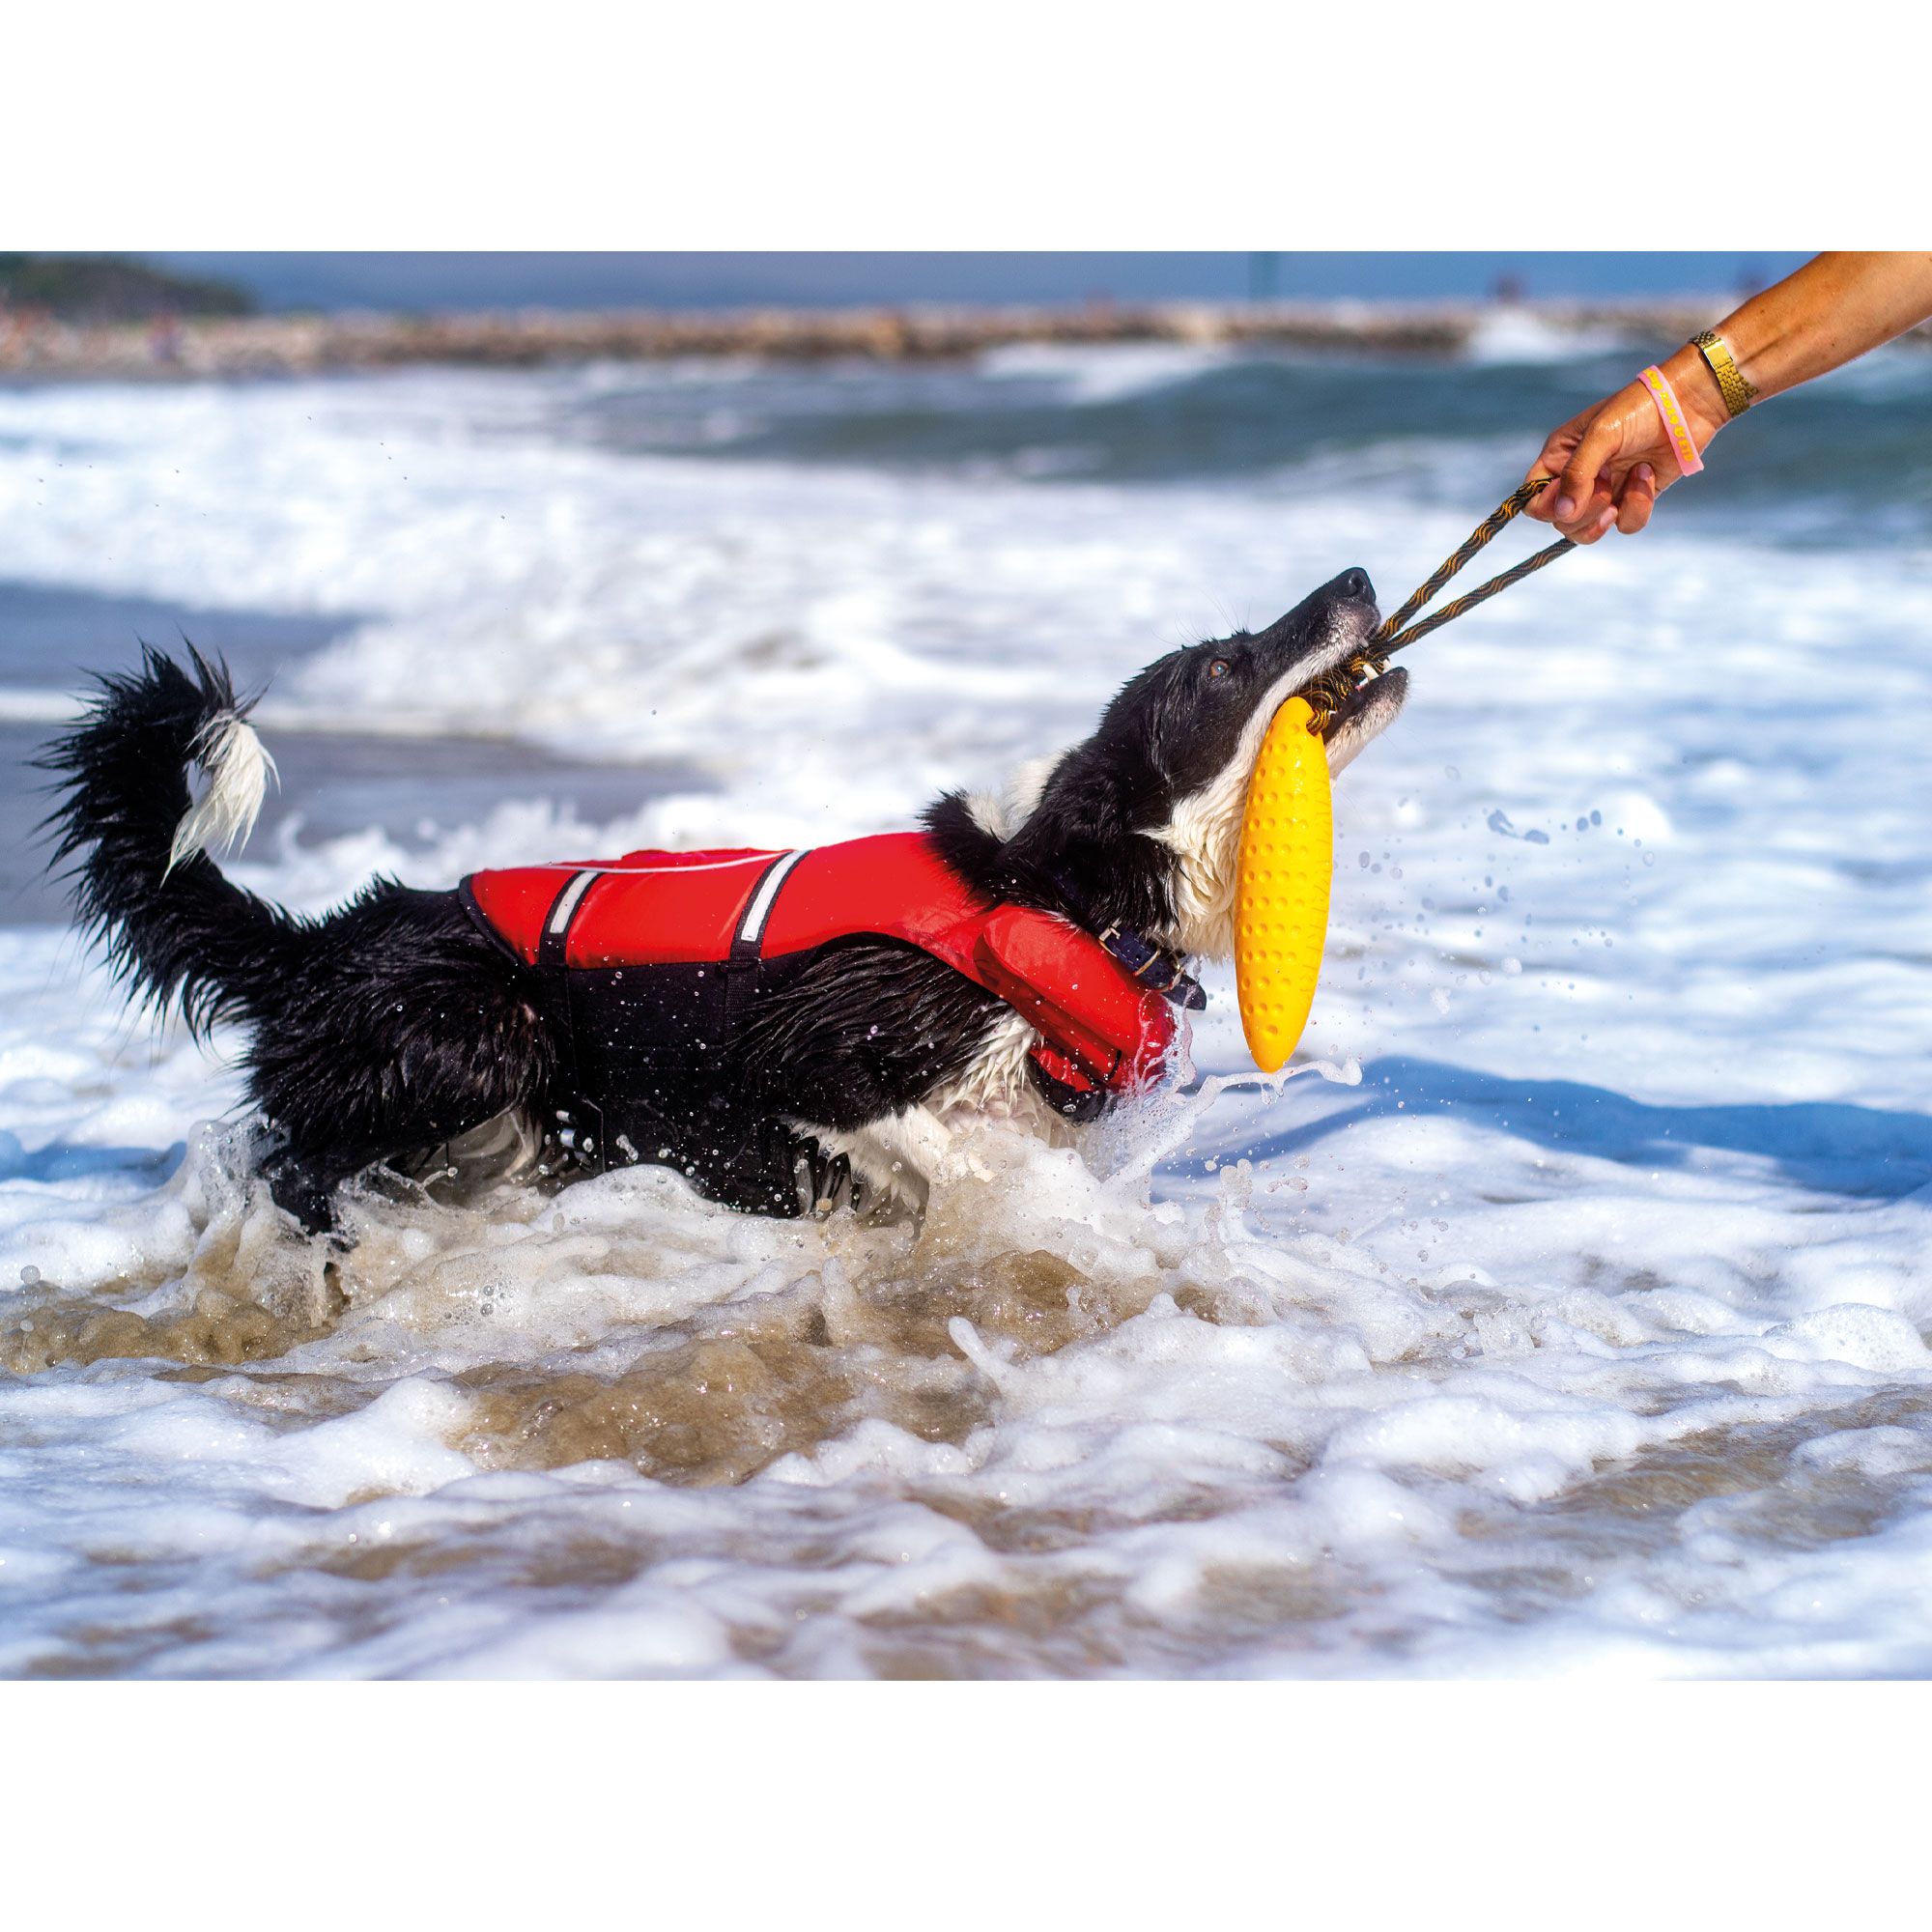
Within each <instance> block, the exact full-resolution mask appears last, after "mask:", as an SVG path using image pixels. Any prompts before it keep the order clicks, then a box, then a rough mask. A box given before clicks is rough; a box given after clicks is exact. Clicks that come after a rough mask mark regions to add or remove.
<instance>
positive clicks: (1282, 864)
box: [1235, 476, 1576, 1073]
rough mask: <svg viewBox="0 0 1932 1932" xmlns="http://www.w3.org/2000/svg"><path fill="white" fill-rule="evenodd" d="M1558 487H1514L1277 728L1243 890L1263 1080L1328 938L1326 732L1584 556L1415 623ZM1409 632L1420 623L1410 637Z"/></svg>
mask: <svg viewBox="0 0 1932 1932" xmlns="http://www.w3.org/2000/svg"><path fill="white" fill-rule="evenodd" d="M1552 480H1553V479H1551V478H1550V477H1548V476H1536V477H1532V478H1531V479H1530V480H1529V481H1528V482H1527V483H1524V484H1522V485H1521V486H1520V488H1519V489H1517V490H1514V491H1512V492H1511V494H1510V495H1509V496H1508V497H1505V498H1504V499H1503V500H1502V502H1501V503H1499V504H1498V505H1497V506H1496V508H1495V509H1494V510H1493V511H1492V512H1491V514H1490V515H1489V516H1487V517H1485V518H1484V519H1483V521H1482V522H1481V523H1480V524H1478V525H1477V526H1476V527H1475V529H1474V530H1473V531H1472V532H1471V533H1470V535H1469V537H1468V540H1467V541H1466V542H1465V543H1463V545H1461V546H1460V548H1458V549H1457V551H1456V552H1455V553H1454V554H1453V555H1451V556H1449V557H1447V558H1445V559H1444V561H1443V563H1442V564H1441V566H1440V568H1438V569H1437V570H1435V572H1434V573H1433V574H1432V575H1431V576H1430V577H1429V578H1428V579H1427V581H1426V582H1424V583H1423V584H1422V586H1421V588H1420V589H1418V590H1417V591H1416V592H1415V594H1414V595H1413V596H1411V597H1410V598H1409V599H1408V600H1407V601H1406V603H1405V604H1404V605H1403V606H1402V608H1401V609H1400V610H1399V611H1396V613H1395V615H1394V616H1392V617H1390V618H1388V619H1387V620H1386V621H1385V622H1384V623H1383V624H1382V626H1381V628H1380V629H1379V630H1378V631H1377V633H1376V635H1375V636H1374V638H1372V639H1370V640H1369V644H1368V647H1367V648H1366V649H1365V650H1363V651H1362V652H1361V654H1360V655H1359V656H1357V657H1355V658H1353V659H1351V660H1350V662H1349V663H1348V664H1347V665H1345V666H1339V667H1337V668H1335V669H1334V670H1331V671H1329V672H1327V673H1326V674H1325V675H1324V676H1322V677H1320V678H1318V679H1316V681H1315V682H1314V683H1313V684H1311V685H1310V686H1309V687H1308V689H1307V690H1306V691H1305V692H1303V693H1301V694H1299V695H1297V696H1293V697H1291V698H1290V699H1289V700H1288V702H1287V703H1285V704H1284V705H1283V706H1282V707H1281V709H1280V710H1279V711H1277V712H1276V713H1275V715H1274V720H1273V722H1272V723H1271V724H1270V725H1269V726H1268V730H1267V736H1266V737H1265V738H1264V740H1263V743H1262V750H1261V755H1260V757H1258V758H1257V759H1256V760H1255V769H1254V773H1253V776H1252V777H1251V778H1250V779H1249V781H1248V796H1247V802H1246V806H1245V808H1244V810H1243V815H1242V823H1241V850H1240V859H1239V863H1238V867H1237V869H1236V882H1235V980H1236V987H1237V989H1238V993H1239V998H1240V1007H1241V1031H1242V1032H1243V1033H1244V1034H1245V1035H1246V1037H1247V1042H1248V1051H1249V1052H1250V1053H1251V1054H1253V1056H1254V1060H1255V1065H1257V1066H1259V1067H1260V1068H1261V1069H1262V1071H1263V1072H1264V1073H1275V1072H1279V1071H1280V1069H1281V1067H1282V1066H1283V1065H1285V1064H1286V1062H1287V1060H1288V1056H1289V1055H1290V1054H1291V1053H1293V1051H1294V1045H1295V1042H1296V1041H1297V1040H1298V1039H1299V1038H1300V1037H1301V1031H1302V1029H1303V1027H1305V1026H1306V1025H1307V1024H1308V1011H1309V1009H1310V1007H1311V1006H1312V1005H1313V1004H1314V1001H1315V982H1316V980H1317V979H1318V978H1319V977H1320V976H1321V954H1322V950H1323V948H1324V946H1325V944H1326V941H1327V936H1328V895H1329V887H1330V883H1331V880H1332V877H1333V872H1334V863H1335V852H1334V829H1333V828H1334V817H1333V807H1332V803H1331V800H1330V796H1329V784H1328V754H1327V750H1326V747H1325V746H1324V745H1323V744H1322V740H1321V733H1322V731H1323V730H1324V729H1325V728H1326V726H1327V725H1328V722H1329V720H1330V719H1332V718H1333V717H1334V715H1335V713H1336V711H1337V710H1339V709H1340V707H1341V705H1342V703H1343V701H1344V700H1345V699H1346V698H1347V697H1348V696H1350V693H1352V692H1353V691H1355V690H1357V689H1358V688H1359V687H1360V686H1361V685H1363V684H1365V683H1366V682H1368V681H1369V679H1371V678H1374V677H1378V676H1380V674H1381V673H1382V672H1383V671H1384V670H1386V669H1387V668H1388V661H1389V659H1390V657H1391V656H1392V655H1393V654H1394V653H1395V652H1397V651H1399V650H1401V649H1403V648H1404V647H1405V646H1406V645H1408V644H1412V643H1414V642H1415V640H1416V639H1418V638H1426V637H1427V636H1428V635H1429V633H1430V632H1431V631H1435V630H1439V629H1440V628H1441V627H1442V626H1443V625H1444V624H1446V623H1448V622H1449V621H1450V620H1451V619H1452V618H1454V617H1460V616H1461V615H1462V614H1463V612H1464V611H1473V610H1474V609H1475V608H1476V606H1477V605H1478V604H1483V603H1487V602H1488V600H1489V599H1490V598H1492V597H1494V596H1495V595H1497V594H1498V593H1499V592H1501V591H1504V590H1507V589H1508V588H1509V587H1510V585H1511V584H1512V583H1520V582H1522V580H1523V579H1524V578H1525V577H1528V576H1529V575H1530V574H1531V573H1532V572H1534V571H1538V570H1541V569H1542V568H1543V567H1544V565H1545V564H1548V563H1553V562H1555V560H1556V559H1557V558H1558V557H1559V556H1561V555H1562V554H1564V553H1565V552H1566V551H1571V550H1574V549H1576V545H1575V544H1573V543H1572V542H1571V541H1570V540H1569V538H1567V537H1565V538H1562V539H1560V540H1559V541H1558V542H1556V543H1553V544H1550V545H1549V546H1548V548H1547V549H1544V550H1540V551H1538V552H1537V553H1536V554H1535V555H1534V556H1530V557H1526V558H1525V559H1524V560H1523V561H1522V562H1521V563H1519V564H1516V565H1514V566H1512V567H1511V568H1510V569H1508V570H1505V571H1503V572H1502V573H1501V574H1500V575H1498V576H1496V577H1492V578H1491V579H1490V581H1489V582H1487V583H1482V584H1479V585H1478V586H1477V587H1476V588H1475V589H1474V590H1471V591H1468V592H1467V593H1466V594H1464V595H1463V596H1461V597H1458V598H1454V599H1452V600H1451V601H1450V602H1449V603H1447V604H1445V605H1443V607H1442V608H1441V609H1440V610H1439V611H1435V612H1433V613H1432V614H1431V615H1429V616H1427V617H1424V618H1423V619H1422V620H1421V621H1420V622H1419V623H1415V624H1410V623H1409V620H1410V619H1411V618H1412V617H1414V616H1415V615H1416V613H1417V612H1418V611H1420V610H1421V609H1422V608H1423V606H1424V605H1426V604H1427V603H1429V601H1430V600H1431V599H1432V598H1434V597H1435V594H1436V593H1437V592H1438V591H1439V590H1440V589H1441V588H1442V586H1443V585H1444V584H1446V583H1447V582H1449V580H1450V579H1451V578H1452V577H1454V576H1455V575H1456V573H1457V572H1458V571H1460V570H1461V569H1462V568H1463V565H1464V564H1465V563H1467V562H1468V561H1469V559H1470V558H1471V557H1472V556H1474V555H1475V554H1476V553H1477V552H1478V551H1480V550H1481V549H1482V548H1483V547H1484V545H1486V544H1487V543H1489V541H1490V540H1491V539H1492V537H1494V536H1495V535H1496V534H1497V532H1498V531H1500V530H1501V529H1503V527H1504V526H1506V525H1508V524H1509V523H1510V522H1512V521H1513V520H1514V519H1515V517H1516V516H1517V515H1518V513H1519V512H1520V511H1521V510H1522V509H1523V507H1524V506H1525V505H1526V504H1527V503H1528V502H1529V500H1530V499H1531V498H1532V497H1534V496H1535V495H1536V494H1537V492H1538V491H1539V490H1541V489H1543V488H1544V487H1545V486H1546V485H1547V484H1548V483H1549V482H1550V481H1552ZM1405 625H1408V626H1409V627H1408V628H1407V629H1406V630H1405V629H1404V628H1403V627H1404V626H1405Z"/></svg>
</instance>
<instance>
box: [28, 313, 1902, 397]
mask: <svg viewBox="0 0 1932 1932" xmlns="http://www.w3.org/2000/svg"><path fill="white" fill-rule="evenodd" d="M1734 299H1735V298H1726V297H1720V296H1713V297H1710V298H1677V299H1671V300H1662V301H1660V300H1647V301H1641V302H1622V303H1615V302H1537V303H1524V304H1520V305H1515V306H1507V307H1506V306H1501V305H1498V304H1493V303H1430V304H1386V303H1367V302H1321V303H1294V302H1239V303H1219V304H1217V303H1209V302H1158V303H1120V304H1111V303H1110V304H1094V305H1090V306H1085V307H1077V308H964V307H957V308H948V307H937V306H933V307H909V308H891V309H885V308H869V309H859V308H854V309H795V308H787V309H745V310H733V311H728V312H671V311H662V310H623V311H602V312H598V311H586V312H563V311H557V310H544V309H527V310H520V311H518V312H516V313H495V314H465V315H459V314H449V315H378V314H341V315H326V316H325V315H273V316H243V317H219V318H202V319H185V320H182V321H179V322H168V323H163V324H146V323H133V324H114V325H101V326H87V325H80V324H74V323H65V322H59V321H56V320H54V319H53V318H51V317H47V316H44V315H36V314H33V313H31V312H12V313H10V312H7V311H5V310H0V376H13V377H28V378H35V377H38V378H58V379H63V380H66V379H73V378H112V379H121V380H125V379H128V378H154V379H160V380H166V379H170V378H174V379H183V378H197V377H211V376H213V377H235V376H273V375H308V374H314V373H317V372H320V371H327V370H339V369H372V368H399V367H404V366H407V365H410V364H413V363H426V362H437V363H458V364H470V365H476V366H486V367H491V366H494V367H502V368H518V367H529V366H533V365H537V364H543V363H550V362H582V361H596V360H615V361H656V360H663V359H666V358H668V357H673V356H688V355H755V356H765V357H778V358H786V359H793V360H800V361H814V360H824V359H828V358H833V357H846V356H871V357H875V358H878V359H881V360H890V361H914V360H939V359H945V358H952V357H960V356H967V355H976V354H978V353H980V352H981V351H983V350H988V349H995V348H1002V347H1007V346H1009V345H1013V344H1021V343H1051V344H1087V343H1142V342H1179V343H1194V344H1208V345H1213V344H1239V343H1249V344H1257V345H1264V346H1269V347H1280V348H1294V349H1306V350H1330V351H1353V352H1358V353H1359V352H1364V351H1367V352H1374V353H1379V354H1387V355H1455V354H1458V353H1461V352H1463V351H1464V350H1466V349H1467V348H1468V347H1469V346H1470V345H1471V344H1472V343H1474V342H1475V341H1476V340H1477V339H1478V338H1479V336H1480V335H1481V333H1482V332H1483V331H1484V330H1485V329H1492V328H1494V327H1497V326H1498V325H1499V324H1500V325H1507V324H1509V323H1512V322H1517V321H1527V322H1529V323H1531V324H1533V325H1540V326H1542V327H1547V328H1549V329H1552V330H1555V331H1559V332H1565V333H1581V332H1584V331H1596V330H1602V329H1613V330H1616V331H1618V332H1619V333H1628V334H1632V335H1635V336H1640V337H1641V336H1655V337H1657V338H1658V339H1660V340H1663V341H1669V340H1672V339H1676V338H1682V337H1684V336H1687V335H1689V334H1690V333H1692V332H1693V331H1694V330H1696V329H1698V328H1702V327H1707V326H1709V324H1710V323H1711V322H1712V321H1713V320H1714V319H1716V318H1718V317H1719V316H1721V315H1722V314H1723V313H1724V312H1725V310H1726V309H1728V308H1729V307H1731V306H1732V305H1733V301H1734ZM1909 339H1915V340H1918V341H1921V342H1923V341H1932V336H1928V335H1927V334H1926V333H1925V332H1924V331H1922V330H1920V331H1916V332H1915V336H1914V337H1913V338H1909Z"/></svg>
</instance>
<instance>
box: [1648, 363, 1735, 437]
mask: <svg viewBox="0 0 1932 1932" xmlns="http://www.w3.org/2000/svg"><path fill="white" fill-rule="evenodd" d="M1657 366H1658V367H1659V368H1660V369H1661V370H1662V372H1663V375H1664V379H1665V381H1667V382H1668V383H1669V384H1670V386H1671V387H1672V388H1673V389H1675V390H1676V391H1677V400H1678V402H1679V403H1680V404H1681V405H1682V406H1683V409H1684V414H1685V417H1686V420H1687V421H1688V422H1689V423H1690V434H1691V436H1692V438H1693V439H1694V440H1695V441H1696V444H1697V447H1698V449H1699V450H1700V451H1701V450H1703V449H1705V448H1707V447H1708V446H1709V444H1710V441H1711V439H1712V438H1713V437H1714V436H1716V435H1717V433H1718V432H1719V430H1720V429H1722V428H1723V426H1724V425H1725V424H1726V423H1727V422H1729V421H1730V419H1731V412H1730V406H1729V405H1728V404H1727V403H1726V402H1725V401H1724V392H1723V390H1722V389H1721V388H1720V387H1719V384H1718V379H1717V377H1716V376H1714V375H1713V374H1712V373H1711V368H1710V365H1709V364H1708V363H1707V362H1706V361H1705V360H1704V358H1703V357H1702V356H1701V355H1698V353H1697V351H1696V350H1695V348H1694V347H1692V346H1691V344H1690V343H1688V342H1687V343H1686V344H1685V345H1684V347H1683V348H1682V349H1680V350H1679V351H1678V352H1677V353H1676V355H1672V356H1671V357H1670V358H1669V360H1668V361H1665V362H1660V363H1659V364H1658V365H1657Z"/></svg>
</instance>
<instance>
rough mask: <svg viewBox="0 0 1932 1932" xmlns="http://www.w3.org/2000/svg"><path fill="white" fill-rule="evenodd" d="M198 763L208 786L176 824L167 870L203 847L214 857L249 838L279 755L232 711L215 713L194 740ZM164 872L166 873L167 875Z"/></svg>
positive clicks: (253, 728) (244, 720)
mask: <svg viewBox="0 0 1932 1932" xmlns="http://www.w3.org/2000/svg"><path fill="white" fill-rule="evenodd" d="M194 756H195V763H196V764H198V765H199V766H200V767H201V769H202V770H203V771H204V772H206V773H207V774H208V789H207V790H206V791H205V792H204V793H203V794H202V795H201V797H200V798H199V799H197V800H196V801H195V803H194V804H193V805H192V806H191V807H189V809H188V810H187V811H186V812H185V813H184V814H183V816H182V822H181V823H180V824H179V825H178V826H176V827H175V838H174V844H173V845H172V846H171V847H170V848H169V851H168V864H167V871H169V872H172V871H173V870H174V868H175V867H177V866H179V865H180V864H181V863H182V861H183V860H184V859H190V858H192V857H193V856H194V855H195V853H197V852H206V853H208V854H210V855H211V856H212V857H218V856H219V855H220V854H222V853H225V852H229V851H232V850H233V849H234V848H235V847H236V846H237V845H243V844H246V843H247V840H248V835H249V833H250V832H252V831H253V830H254V829H255V820H256V818H257V817H258V816H259V814H260V812H261V810H262V799H263V796H264V794H265V793H266V792H267V790H268V788H269V780H270V778H272V777H273V776H274V774H275V761H274V759H273V758H271V757H270V755H269V752H268V748H267V747H266V746H265V745H264V744H263V743H262V741H261V739H259V738H258V737H256V735H255V727H254V726H253V725H250V724H249V723H248V722H247V720H246V719H244V718H240V717H238V716H237V715H236V714H235V713H234V712H232V711H224V712H222V713H221V715H220V716H219V717H217V718H211V719H210V720H209V722H208V723H207V725H204V726H203V727H202V731H201V735H200V736H199V737H198V738H197V739H196V740H195V743H194ZM166 876H167V873H166V872H164V873H163V874H162V877H163V878H165V877H166Z"/></svg>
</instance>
